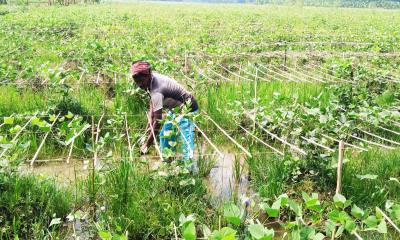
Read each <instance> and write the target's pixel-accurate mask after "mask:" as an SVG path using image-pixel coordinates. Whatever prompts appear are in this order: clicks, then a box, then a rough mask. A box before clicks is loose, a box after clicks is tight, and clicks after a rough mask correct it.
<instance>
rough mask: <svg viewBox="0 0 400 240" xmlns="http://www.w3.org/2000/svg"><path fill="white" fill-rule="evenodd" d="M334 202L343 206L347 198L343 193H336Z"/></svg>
mask: <svg viewBox="0 0 400 240" xmlns="http://www.w3.org/2000/svg"><path fill="white" fill-rule="evenodd" d="M333 202H334V203H338V204H341V205H340V206H343V205H344V203H345V202H346V198H345V197H344V196H343V195H342V194H340V193H336V194H335V196H334V197H333Z"/></svg>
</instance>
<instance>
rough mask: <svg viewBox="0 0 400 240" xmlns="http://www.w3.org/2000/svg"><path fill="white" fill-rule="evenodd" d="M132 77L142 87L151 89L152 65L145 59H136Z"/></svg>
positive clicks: (133, 64)
mask: <svg viewBox="0 0 400 240" xmlns="http://www.w3.org/2000/svg"><path fill="white" fill-rule="evenodd" d="M131 74H132V78H133V80H134V81H135V83H136V85H137V86H138V87H140V88H142V89H149V88H150V84H151V65H150V63H148V62H145V61H135V62H133V63H132V67H131Z"/></svg>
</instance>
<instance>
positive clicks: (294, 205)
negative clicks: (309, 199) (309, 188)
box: [289, 199, 302, 217]
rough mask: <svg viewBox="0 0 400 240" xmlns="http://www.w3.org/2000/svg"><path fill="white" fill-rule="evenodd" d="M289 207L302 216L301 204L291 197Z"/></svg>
mask: <svg viewBox="0 0 400 240" xmlns="http://www.w3.org/2000/svg"><path fill="white" fill-rule="evenodd" d="M289 207H290V209H292V210H293V211H294V213H295V214H296V215H297V216H298V217H301V216H302V210H301V205H299V204H297V203H296V202H295V201H293V200H291V199H289Z"/></svg>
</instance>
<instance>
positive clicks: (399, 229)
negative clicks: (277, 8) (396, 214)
mask: <svg viewBox="0 0 400 240" xmlns="http://www.w3.org/2000/svg"><path fill="white" fill-rule="evenodd" d="M376 211H378V212H379V213H380V214H382V216H383V217H384V218H385V219H386V220H387V221H388V222H389V224H390V225H392V227H393V228H394V229H396V231H397V232H399V233H400V228H399V227H397V226H396V224H395V223H394V222H393V221H392V219H390V218H389V217H388V216H387V215H386V214H385V212H383V211H382V210H381V209H380V208H378V207H377V208H376Z"/></svg>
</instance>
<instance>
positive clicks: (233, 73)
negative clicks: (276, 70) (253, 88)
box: [217, 64, 253, 82]
mask: <svg viewBox="0 0 400 240" xmlns="http://www.w3.org/2000/svg"><path fill="white" fill-rule="evenodd" d="M217 65H218V66H219V67H221V68H222V69H224V70H225V71H227V72H228V73H230V74H232V75H234V76H236V77H238V79H243V80H246V81H250V82H252V81H253V80H251V79H249V78H246V77H243V76H240V74H237V73H235V72H232V71H231V70H229V69H227V68H225V67H224V66H222V65H221V64H217Z"/></svg>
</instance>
